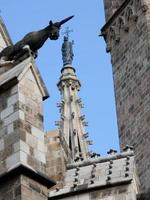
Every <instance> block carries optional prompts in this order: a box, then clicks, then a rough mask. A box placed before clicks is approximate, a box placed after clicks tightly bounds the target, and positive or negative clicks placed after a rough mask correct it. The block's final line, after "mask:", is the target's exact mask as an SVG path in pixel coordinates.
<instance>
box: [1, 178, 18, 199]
mask: <svg viewBox="0 0 150 200" xmlns="http://www.w3.org/2000/svg"><path fill="white" fill-rule="evenodd" d="M12 199H13V200H14V199H15V200H21V180H20V177H15V178H13V179H11V180H8V181H6V182H3V183H2V182H1V183H0V200H12Z"/></svg>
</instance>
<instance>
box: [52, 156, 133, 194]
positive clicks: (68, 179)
mask: <svg viewBox="0 0 150 200" xmlns="http://www.w3.org/2000/svg"><path fill="white" fill-rule="evenodd" d="M134 171H135V169H134V155H133V152H124V153H122V154H116V155H109V156H107V157H102V158H101V157H100V158H95V159H94V158H93V159H88V160H87V161H83V162H79V163H75V164H74V165H73V164H72V165H68V170H67V172H66V174H65V183H64V187H63V188H62V189H56V190H54V191H50V193H49V197H50V198H51V197H57V196H58V197H59V196H62V195H66V194H69V193H70V194H72V193H77V192H79V191H84V190H85V191H87V190H91V189H92V188H93V189H96V188H104V187H107V188H108V187H110V186H115V185H118V184H120V185H121V184H129V183H130V182H131V181H132V180H133V177H134Z"/></svg>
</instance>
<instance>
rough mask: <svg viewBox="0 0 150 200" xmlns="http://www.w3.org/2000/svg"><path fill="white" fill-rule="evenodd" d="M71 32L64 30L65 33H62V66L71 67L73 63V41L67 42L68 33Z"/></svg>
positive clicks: (67, 29)
mask: <svg viewBox="0 0 150 200" xmlns="http://www.w3.org/2000/svg"><path fill="white" fill-rule="evenodd" d="M70 32H72V30H69V28H68V27H67V28H66V31H65V32H64V34H65V36H64V42H63V44H62V59H63V65H64V66H65V65H69V64H70V65H71V64H72V61H73V56H74V54H73V48H72V46H73V41H71V42H70V41H69V33H70Z"/></svg>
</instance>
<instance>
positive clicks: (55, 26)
mask: <svg viewBox="0 0 150 200" xmlns="http://www.w3.org/2000/svg"><path fill="white" fill-rule="evenodd" d="M73 17H74V16H70V17H67V18H65V19H63V20H62V21H60V22H55V23H53V22H52V21H50V22H49V30H50V31H49V38H50V39H51V40H57V39H58V38H59V31H60V28H61V26H62V25H63V24H64V23H66V22H67V21H69V20H70V19H72V18H73Z"/></svg>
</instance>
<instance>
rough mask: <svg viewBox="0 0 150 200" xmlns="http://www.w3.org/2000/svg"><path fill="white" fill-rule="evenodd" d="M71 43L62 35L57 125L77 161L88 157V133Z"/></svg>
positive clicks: (74, 159) (73, 158)
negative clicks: (59, 116)
mask: <svg viewBox="0 0 150 200" xmlns="http://www.w3.org/2000/svg"><path fill="white" fill-rule="evenodd" d="M72 47H73V43H72V42H70V41H69V38H68V35H66V36H64V42H63V44H62V58H63V68H62V70H61V77H60V79H59V82H58V84H57V86H58V88H59V90H60V93H61V102H60V103H59V104H58V107H60V114H61V119H60V121H59V123H57V125H59V129H60V134H61V136H62V137H64V138H65V140H66V143H67V145H68V148H69V150H70V153H71V157H72V161H73V162H77V161H80V160H84V159H86V158H88V141H87V137H88V134H87V133H86V132H85V126H87V122H85V116H84V115H82V114H81V108H82V107H83V104H82V101H81V98H80V97H79V96H78V91H79V90H80V87H81V84H80V81H79V80H78V78H77V76H76V73H75V69H74V68H73V66H72V61H73V48H72Z"/></svg>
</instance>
